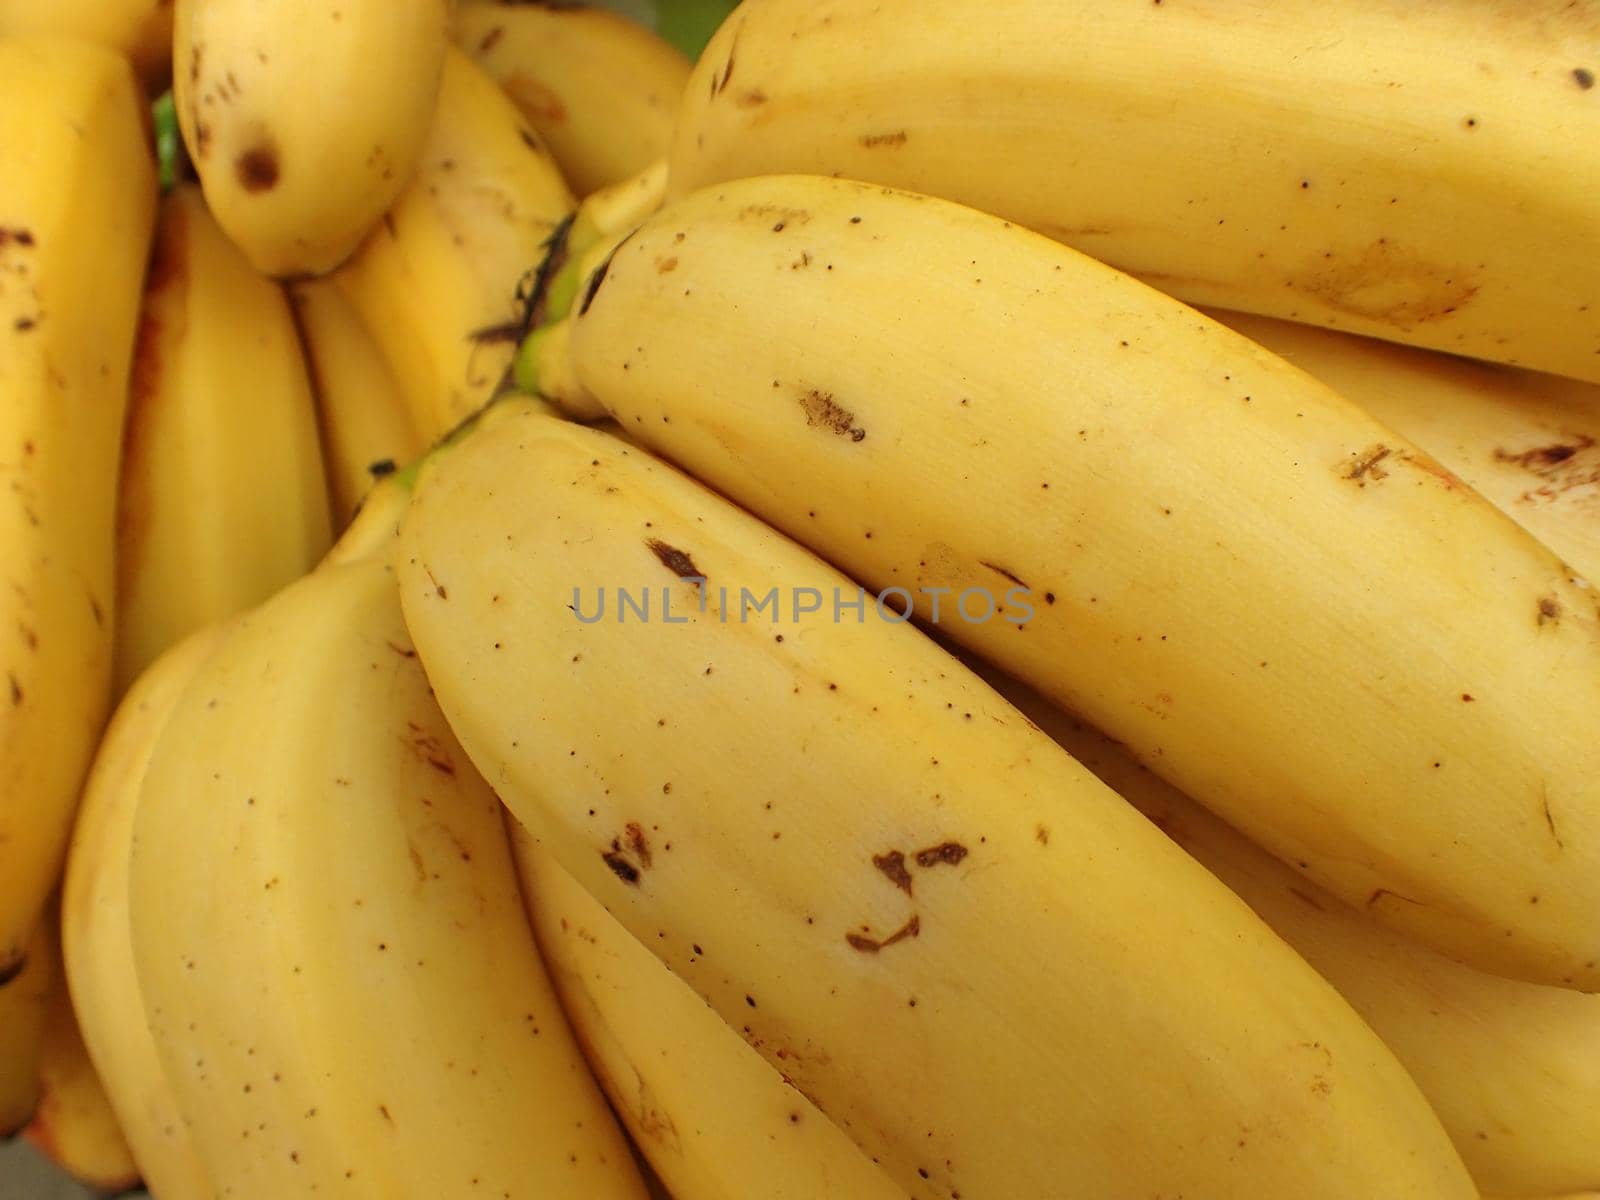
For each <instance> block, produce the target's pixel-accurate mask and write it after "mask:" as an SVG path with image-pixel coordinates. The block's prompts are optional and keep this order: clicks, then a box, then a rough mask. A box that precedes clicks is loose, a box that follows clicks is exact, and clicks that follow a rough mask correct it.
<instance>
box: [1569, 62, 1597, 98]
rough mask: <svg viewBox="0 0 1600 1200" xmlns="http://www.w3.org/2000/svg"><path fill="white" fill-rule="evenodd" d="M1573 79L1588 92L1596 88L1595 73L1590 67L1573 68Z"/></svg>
mask: <svg viewBox="0 0 1600 1200" xmlns="http://www.w3.org/2000/svg"><path fill="white" fill-rule="evenodd" d="M1572 78H1573V79H1574V80H1576V81H1577V84H1578V86H1579V87H1581V88H1582V89H1583V90H1584V91H1586V92H1587V91H1588V90H1589V89H1590V88H1592V87H1593V86H1594V72H1593V71H1591V70H1589V68H1588V67H1573V68H1572Z"/></svg>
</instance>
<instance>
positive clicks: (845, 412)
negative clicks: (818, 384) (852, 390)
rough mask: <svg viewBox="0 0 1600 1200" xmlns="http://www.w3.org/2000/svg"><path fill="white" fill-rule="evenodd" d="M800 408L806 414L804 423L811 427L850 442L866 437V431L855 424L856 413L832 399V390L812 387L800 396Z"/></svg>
mask: <svg viewBox="0 0 1600 1200" xmlns="http://www.w3.org/2000/svg"><path fill="white" fill-rule="evenodd" d="M800 410H801V411H802V412H804V413H805V414H806V424H807V425H809V426H811V428H813V429H826V430H828V431H829V432H830V433H836V434H838V435H839V436H840V437H847V438H849V439H850V440H851V441H852V442H859V441H863V440H865V439H866V436H867V431H866V430H865V429H863V428H861V426H859V425H857V424H856V415H855V413H853V412H851V411H850V410H849V409H847V408H845V407H844V406H843V405H840V404H838V403H836V402H835V401H834V398H833V393H832V392H822V391H818V390H817V389H816V388H812V389H811V390H810V391H809V392H807V393H806V394H805V395H803V396H801V397H800Z"/></svg>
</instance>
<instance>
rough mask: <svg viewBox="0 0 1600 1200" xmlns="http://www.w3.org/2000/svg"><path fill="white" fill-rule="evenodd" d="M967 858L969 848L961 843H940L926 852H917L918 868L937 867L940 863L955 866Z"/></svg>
mask: <svg viewBox="0 0 1600 1200" xmlns="http://www.w3.org/2000/svg"><path fill="white" fill-rule="evenodd" d="M966 856H967V848H966V847H965V846H963V845H962V844H961V843H960V842H940V843H939V844H938V845H937V846H929V847H928V848H927V849H926V850H918V851H917V866H919V867H923V868H927V867H937V866H938V865H939V864H940V863H944V864H946V865H947V866H952V867H953V866H955V865H956V864H957V863H959V862H960V861H961V860H962V859H963V858H965V857H966Z"/></svg>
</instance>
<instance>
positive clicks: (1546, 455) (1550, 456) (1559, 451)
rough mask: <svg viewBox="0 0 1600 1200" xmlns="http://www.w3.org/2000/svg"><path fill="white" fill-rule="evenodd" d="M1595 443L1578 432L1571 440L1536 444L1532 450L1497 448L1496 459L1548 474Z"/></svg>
mask: <svg viewBox="0 0 1600 1200" xmlns="http://www.w3.org/2000/svg"><path fill="white" fill-rule="evenodd" d="M1593 445H1594V438H1592V437H1590V436H1589V435H1588V434H1583V433H1580V434H1576V435H1574V436H1573V438H1572V440H1571V441H1570V442H1555V443H1552V444H1551V445H1549V446H1535V447H1534V448H1533V449H1531V450H1517V451H1511V450H1503V449H1500V448H1499V447H1496V448H1495V452H1494V460H1495V462H1499V463H1512V464H1515V465H1516V466H1519V467H1521V468H1522V469H1523V470H1525V471H1532V472H1533V473H1534V474H1535V475H1547V474H1549V473H1550V472H1551V471H1553V470H1555V469H1556V468H1557V467H1559V466H1560V465H1561V464H1562V463H1564V462H1566V461H1567V460H1568V459H1570V458H1573V457H1574V456H1576V455H1578V454H1581V453H1582V452H1583V451H1585V450H1588V449H1589V448H1591V447H1592V446H1593Z"/></svg>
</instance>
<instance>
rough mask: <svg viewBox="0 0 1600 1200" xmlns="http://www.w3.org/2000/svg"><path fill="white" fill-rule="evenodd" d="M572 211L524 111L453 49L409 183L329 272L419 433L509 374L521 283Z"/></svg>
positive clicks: (461, 411) (457, 418)
mask: <svg viewBox="0 0 1600 1200" xmlns="http://www.w3.org/2000/svg"><path fill="white" fill-rule="evenodd" d="M572 207H573V200H572V196H571V193H570V192H569V191H568V190H567V186H566V184H565V183H564V182H563V181H562V179H561V176H560V173H559V172H558V171H557V169H556V166H555V164H554V162H553V161H552V159H551V157H550V154H549V152H548V151H547V150H546V149H545V147H544V144H543V142H541V141H540V139H539V137H538V135H537V134H535V133H534V132H533V130H532V128H531V127H530V126H529V125H528V123H527V122H526V121H525V120H524V119H523V118H522V116H521V115H520V114H519V113H518V112H517V109H516V106H515V105H513V104H512V103H511V101H510V99H509V98H507V96H506V94H505V93H504V92H502V91H501V90H500V88H499V86H498V85H496V83H495V82H494V80H493V79H491V78H490V77H489V76H488V75H487V74H485V73H484V71H483V69H482V68H480V67H478V66H476V65H475V64H474V63H473V62H472V60H471V59H469V58H468V57H467V56H466V55H465V54H463V53H461V52H459V51H455V50H452V51H450V52H449V53H448V54H447V55H446V57H445V66H444V78H443V82H442V83H441V85H440V89H439V103H438V110H437V112H436V113H435V115H434V119H433V126H432V128H431V129H430V131H429V133H428V138H427V141H426V144H425V145H424V148H423V153H422V159H421V163H420V165H419V167H418V170H417V174H416V176H415V178H414V179H413V180H412V182H411V183H410V185H409V186H408V187H407V189H406V191H405V192H404V193H403V194H402V195H401V196H400V199H399V200H398V201H397V202H396V203H395V206H394V207H393V209H391V210H390V211H389V213H388V214H387V215H386V216H385V218H384V219H383V221H382V222H380V223H379V225H378V227H377V228H376V229H374V230H373V232H372V235H371V236H370V237H369V238H368V239H367V241H366V242H365V244H363V245H362V247H361V249H360V251H359V252H358V253H357V254H356V256H355V257H354V258H353V259H352V260H351V261H350V262H349V263H348V264H347V265H346V266H345V267H344V268H343V269H342V270H341V271H339V273H338V274H337V276H336V277H335V278H336V280H337V282H338V285H339V287H340V289H341V290H342V291H343V292H344V294H345V295H346V296H347V297H348V298H349V300H350V302H351V304H352V305H354V307H355V309H356V311H357V312H358V313H359V314H360V318H361V321H362V322H363V324H365V326H366V328H367V329H368V331H369V332H370V333H371V334H372V336H373V338H374V339H375V340H376V341H377V343H378V345H379V346H380V347H381V348H382V350H383V353H384V355H385V357H386V358H387V359H388V361H389V364H390V367H391V368H392V370H393V372H394V375H395V378H396V379H398V380H399V382H400V385H401V387H402V388H403V390H404V395H405V400H406V404H407V406H408V409H409V411H410V413H411V419H412V422H413V423H414V425H415V427H416V429H417V432H418V433H419V434H420V436H421V437H422V438H423V440H424V441H427V442H431V441H433V440H434V439H436V438H438V437H440V436H441V435H442V434H444V433H445V432H447V431H448V430H450V429H451V428H453V427H454V426H455V425H457V424H458V423H459V422H461V421H462V420H464V419H465V418H467V417H469V416H471V415H472V414H473V413H475V412H476V411H477V410H478V409H479V408H481V407H482V406H483V404H484V403H485V402H486V401H487V400H488V399H489V397H490V396H491V395H492V394H493V393H494V391H495V389H496V388H497V387H498V386H499V384H500V382H501V381H502V379H503V378H504V377H505V374H506V372H507V370H508V369H509V367H510V365H511V360H512V357H513V355H514V353H515V350H516V345H517V341H518V339H519V337H520V336H521V334H522V332H523V328H524V325H525V314H526V308H527V301H526V299H525V296H524V294H523V288H524V286H525V285H526V284H527V283H530V282H531V277H532V269H533V267H534V265H535V264H537V263H538V262H539V260H540V259H541V258H542V257H543V255H544V247H545V244H546V243H547V242H548V241H549V240H550V237H551V235H552V234H553V233H554V232H555V231H556V229H557V226H558V225H559V224H560V223H561V222H562V221H563V220H564V219H565V218H566V217H567V216H568V215H569V213H570V212H571V210H572Z"/></svg>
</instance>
